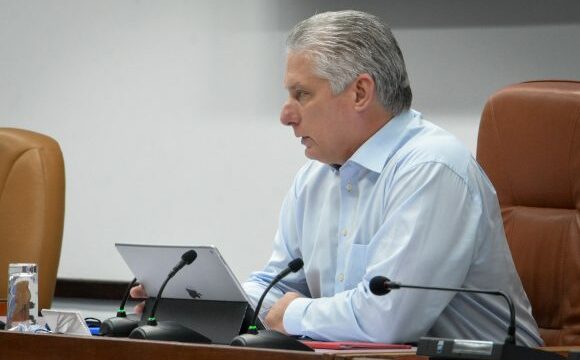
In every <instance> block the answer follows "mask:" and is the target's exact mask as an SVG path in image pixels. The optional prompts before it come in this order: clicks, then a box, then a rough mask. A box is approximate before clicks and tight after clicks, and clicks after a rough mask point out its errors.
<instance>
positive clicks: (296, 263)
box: [248, 258, 304, 335]
mask: <svg viewBox="0 0 580 360" xmlns="http://www.w3.org/2000/svg"><path fill="white" fill-rule="evenodd" d="M303 266H304V261H302V259H301V258H296V259H294V260H292V261H290V262H289V263H288V267H287V268H286V269H284V270H282V271H281V272H280V273H279V274H278V275H276V277H275V278H274V279H273V280H272V282H270V285H268V287H267V288H266V290H264V292H263V293H262V296H261V297H260V300H258V305H256V311H254V316H253V317H252V321H251V322H250V326H248V333H249V334H254V335H256V334H257V333H258V328H257V327H256V320H257V319H258V314H259V313H260V309H261V308H262V303H263V302H264V299H265V298H266V294H268V292H270V289H272V287H274V285H276V284H277V283H278V282H279V281H280V280H282V279H283V278H285V277H286V276H288V274H290V273H291V272H297V271H299V270H300V269H302V267H303Z"/></svg>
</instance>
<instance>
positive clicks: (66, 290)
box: [54, 279, 129, 300]
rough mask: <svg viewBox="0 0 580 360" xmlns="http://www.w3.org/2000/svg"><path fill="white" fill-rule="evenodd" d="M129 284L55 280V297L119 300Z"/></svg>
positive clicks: (103, 281)
mask: <svg viewBox="0 0 580 360" xmlns="http://www.w3.org/2000/svg"><path fill="white" fill-rule="evenodd" d="M128 286H129V282H128V281H127V282H124V281H107V280H84V279H80V280H79V279H56V288H55V290H54V296H55V297H61V298H84V299H103V300H121V299H122V298H123V295H125V291H127V287H128Z"/></svg>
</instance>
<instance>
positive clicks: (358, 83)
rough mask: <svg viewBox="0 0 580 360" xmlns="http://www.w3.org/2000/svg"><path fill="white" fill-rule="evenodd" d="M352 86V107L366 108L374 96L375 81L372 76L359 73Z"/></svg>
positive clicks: (356, 108) (360, 109)
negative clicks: (353, 95) (353, 96)
mask: <svg viewBox="0 0 580 360" xmlns="http://www.w3.org/2000/svg"><path fill="white" fill-rule="evenodd" d="M353 87H354V88H353V90H354V94H355V102H354V109H355V110H356V111H364V110H366V109H367V108H368V107H369V105H370V104H371V103H372V102H373V100H374V98H375V81H374V80H373V77H372V76H370V75H369V74H361V75H359V76H357V78H356V79H355V81H354V82H353Z"/></svg>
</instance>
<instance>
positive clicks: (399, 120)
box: [347, 110, 421, 174]
mask: <svg viewBox="0 0 580 360" xmlns="http://www.w3.org/2000/svg"><path fill="white" fill-rule="evenodd" d="M420 116H421V114H420V113H418V112H417V111H414V110H406V111H403V112H402V113H400V114H399V115H397V116H395V117H394V118H392V119H391V120H389V122H387V123H386V124H385V125H384V126H383V127H382V128H380V129H379V130H378V131H377V132H376V133H375V134H373V136H371V137H370V138H369V139H368V140H367V141H366V142H365V143H364V144H362V145H361V147H359V148H358V149H357V151H356V152H355V153H354V154H353V155H352V156H351V157H350V159H348V160H347V162H349V161H352V162H354V163H357V164H359V165H360V166H362V167H364V168H367V169H369V170H370V171H373V172H375V173H378V174H380V173H381V172H382V171H383V168H384V167H385V164H386V163H387V160H388V159H389V158H390V157H391V155H392V154H393V153H394V152H395V151H396V150H397V146H398V144H399V143H400V138H401V137H402V136H403V135H404V132H405V129H406V128H407V126H409V122H410V121H411V120H412V119H413V118H415V117H420Z"/></svg>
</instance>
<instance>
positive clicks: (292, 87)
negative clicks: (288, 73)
mask: <svg viewBox="0 0 580 360" xmlns="http://www.w3.org/2000/svg"><path fill="white" fill-rule="evenodd" d="M284 87H285V88H286V89H287V90H288V91H294V90H296V89H303V88H304V87H303V86H302V84H300V83H299V82H295V83H293V84H290V85H287V86H284Z"/></svg>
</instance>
